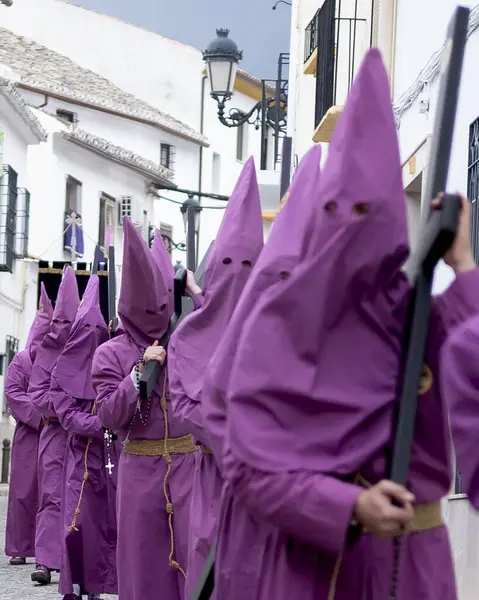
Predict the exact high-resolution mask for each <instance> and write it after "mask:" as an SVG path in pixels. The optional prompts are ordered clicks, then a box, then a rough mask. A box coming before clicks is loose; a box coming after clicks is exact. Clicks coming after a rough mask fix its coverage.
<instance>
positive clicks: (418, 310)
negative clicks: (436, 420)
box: [389, 6, 470, 600]
mask: <svg viewBox="0 0 479 600" xmlns="http://www.w3.org/2000/svg"><path fill="white" fill-rule="evenodd" d="M469 13H470V10H469V9H468V8H465V7H462V6H458V7H457V8H456V11H455V13H454V16H453V18H452V20H451V23H450V25H449V29H448V32H447V38H446V44H445V46H444V50H443V63H442V77H441V85H440V88H439V96H438V103H437V112H436V120H435V124H434V132H433V138H432V146H431V154H430V158H429V167H428V175H427V177H428V179H427V185H426V191H425V195H424V204H425V207H426V208H425V211H424V214H425V219H423V221H422V224H421V229H420V234H419V240H420V242H419V246H418V248H417V250H416V251H415V252H414V254H413V256H412V258H411V261H410V266H409V269H408V275H409V278H410V280H411V284H412V285H413V289H412V292H411V296H410V300H409V307H408V315H407V320H406V326H405V331H404V340H403V350H404V374H403V377H402V388H401V394H400V401H399V406H398V414H397V424H396V432H395V440H394V448H393V456H392V465H391V475H390V478H391V480H392V481H394V482H396V483H399V484H401V485H407V483H408V479H409V465H410V461H411V450H412V444H413V439H414V429H415V422H416V412H417V397H418V392H419V385H420V378H421V373H422V369H423V362H424V355H425V350H426V343H427V338H428V332H429V317H430V311H431V296H432V283H433V277H434V270H435V267H436V265H437V263H438V262H439V261H440V260H441V258H443V256H444V255H445V253H446V252H447V251H448V250H449V248H450V247H451V245H452V243H453V242H454V238H455V236H456V232H457V227H458V223H459V212H460V208H461V200H460V198H459V197H458V196H456V195H449V194H445V195H444V196H443V197H442V202H441V205H440V206H439V207H436V208H435V207H432V201H433V200H434V199H435V198H437V197H438V195H439V194H440V193H442V192H444V190H445V189H446V185H447V176H448V172H449V161H450V157H451V149H452V140H453V136H454V125H455V120H456V111H457V103H458V96H459V88H460V83H461V75H462V64H463V60H464V52H465V47H466V42H467V30H468V23H469ZM432 433H433V432H432ZM402 542H403V536H400V537H397V538H396V539H395V556H394V564H393V572H392V579H391V588H390V592H389V600H396V598H397V594H398V584H399V571H400V558H401V550H402Z"/></svg>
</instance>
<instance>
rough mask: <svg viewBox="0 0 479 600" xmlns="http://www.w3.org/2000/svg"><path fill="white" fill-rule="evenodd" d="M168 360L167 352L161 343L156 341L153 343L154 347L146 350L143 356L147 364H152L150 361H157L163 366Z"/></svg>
mask: <svg viewBox="0 0 479 600" xmlns="http://www.w3.org/2000/svg"><path fill="white" fill-rule="evenodd" d="M165 358H166V350H165V349H164V348H163V346H160V345H159V342H158V341H156V342H154V343H153V346H150V347H149V348H147V349H146V350H145V353H144V354H143V362H144V363H145V364H146V363H148V362H150V360H156V361H157V362H159V363H160V365H162V364H163V363H164V362H165Z"/></svg>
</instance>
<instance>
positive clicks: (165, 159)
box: [160, 144, 176, 171]
mask: <svg viewBox="0 0 479 600" xmlns="http://www.w3.org/2000/svg"><path fill="white" fill-rule="evenodd" d="M175 162H176V148H175V147H174V146H172V145H171V144H161V148H160V164H161V166H162V167H166V168H167V169H170V171H174V170H175Z"/></svg>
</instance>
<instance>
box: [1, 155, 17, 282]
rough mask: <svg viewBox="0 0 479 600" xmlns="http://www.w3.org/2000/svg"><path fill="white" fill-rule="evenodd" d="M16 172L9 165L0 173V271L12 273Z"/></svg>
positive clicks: (15, 212) (15, 223) (4, 166)
mask: <svg viewBox="0 0 479 600" xmlns="http://www.w3.org/2000/svg"><path fill="white" fill-rule="evenodd" d="M17 181H18V175H17V172H16V171H15V170H14V169H12V167H11V166H10V165H3V169H2V171H0V271H4V272H7V273H12V272H13V259H14V257H15V230H16V225H17V196H18V190H17Z"/></svg>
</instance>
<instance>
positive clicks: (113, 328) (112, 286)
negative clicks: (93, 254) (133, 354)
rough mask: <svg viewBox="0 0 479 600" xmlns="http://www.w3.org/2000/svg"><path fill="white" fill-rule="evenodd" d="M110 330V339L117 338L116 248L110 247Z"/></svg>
mask: <svg viewBox="0 0 479 600" xmlns="http://www.w3.org/2000/svg"><path fill="white" fill-rule="evenodd" d="M108 328H109V330H110V337H111V338H113V337H115V333H116V330H117V328H118V317H117V316H116V266H115V247H114V246H109V247H108Z"/></svg>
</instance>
